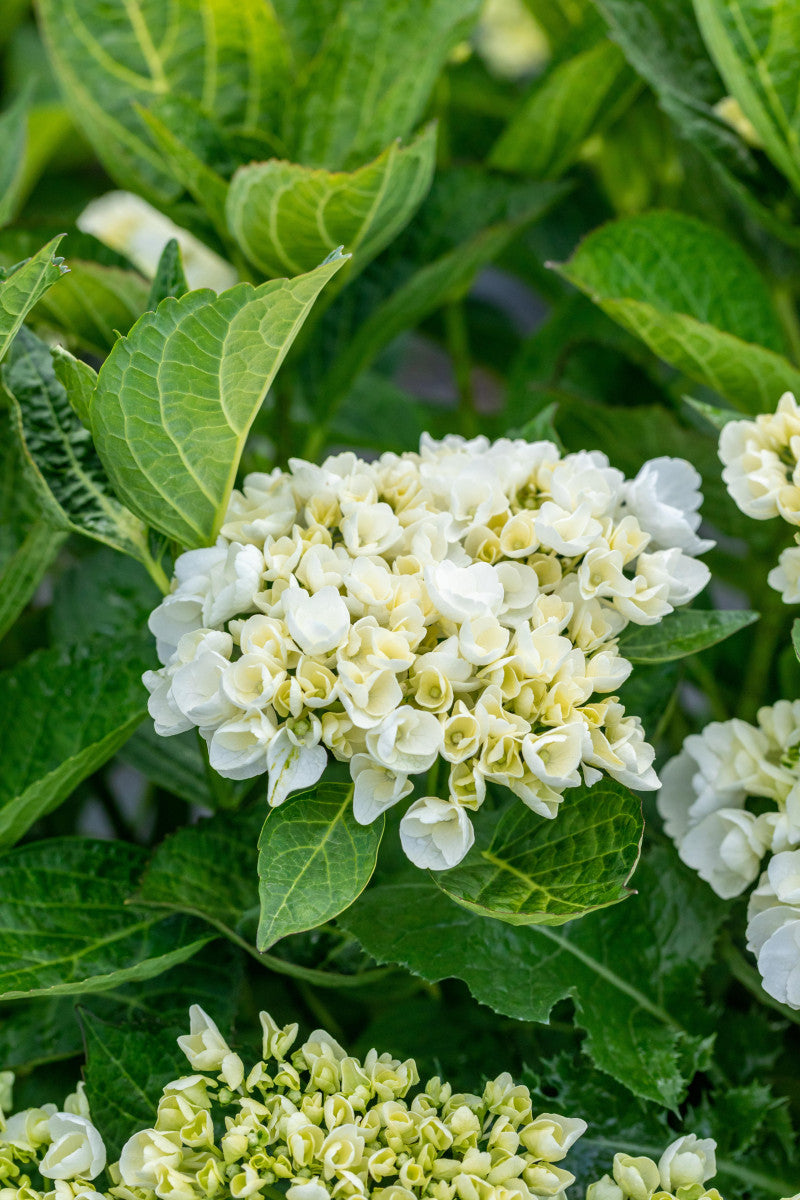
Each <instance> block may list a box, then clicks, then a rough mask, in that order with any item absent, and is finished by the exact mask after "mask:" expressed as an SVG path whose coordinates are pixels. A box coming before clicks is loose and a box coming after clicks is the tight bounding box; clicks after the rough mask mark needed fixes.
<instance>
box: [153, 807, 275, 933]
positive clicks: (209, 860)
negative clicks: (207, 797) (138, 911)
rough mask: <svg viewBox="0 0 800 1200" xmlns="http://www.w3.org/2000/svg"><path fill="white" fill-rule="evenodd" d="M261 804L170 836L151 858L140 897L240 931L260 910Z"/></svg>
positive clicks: (223, 930)
mask: <svg viewBox="0 0 800 1200" xmlns="http://www.w3.org/2000/svg"><path fill="white" fill-rule="evenodd" d="M263 820H264V816H263V809H262V807H261V806H260V805H256V806H255V807H253V808H249V809H245V810H244V811H241V812H236V813H222V814H220V815H219V816H216V817H210V818H207V819H206V820H203V821H199V822H198V823H197V825H190V826H186V827H185V828H184V829H179V830H178V831H177V833H173V834H171V835H170V836H169V837H168V838H166V839H165V840H164V841H163V842H162V843H161V845H160V846H158V847H157V848H156V851H155V853H154V855H153V857H152V859H151V860H150V862H149V864H148V867H147V870H146V871H145V873H144V875H143V877H142V881H141V886H140V888H139V891H138V892H137V895H136V900H137V902H140V903H141V904H146V905H155V906H158V907H160V908H168V909H172V910H173V911H176V912H183V913H189V914H192V915H195V916H198V917H202V918H203V920H205V921H208V922H210V923H211V924H212V925H214V926H215V928H216V929H218V930H219V931H220V932H221V933H225V934H226V935H229V934H230V933H231V932H233V933H238V932H239V930H240V928H241V926H242V923H243V922H244V921H246V920H248V918H251V917H255V915H256V913H257V910H258V891H257V887H256V861H257V845H258V834H259V830H260V829H261V826H262V824H263Z"/></svg>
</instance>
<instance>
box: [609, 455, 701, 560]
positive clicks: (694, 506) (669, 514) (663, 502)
mask: <svg viewBox="0 0 800 1200" xmlns="http://www.w3.org/2000/svg"><path fill="white" fill-rule="evenodd" d="M701 482H702V480H701V478H700V475H699V474H698V472H697V471H696V470H695V469H694V467H693V466H692V465H691V463H688V462H686V460H685V459H682V458H667V457H664V458H653V459H651V460H650V461H649V462H646V463H645V464H644V466H643V467H642V469H641V470H640V471H639V474H638V475H637V476H636V478H635V479H632V480H631V481H630V482H629V483H627V484H626V485H625V489H624V491H625V507H626V509H627V511H628V512H629V513H631V514H632V515H633V516H635V517H636V519H637V521H638V522H639V525H640V526H641V528H642V529H643V530H645V531H646V532H647V533H649V534H650V537H651V539H652V540H651V543H650V548H651V550H670V549H672V548H673V547H676V548H677V549H679V550H684V551H685V552H686V553H687V554H691V555H695V554H704V553H705V551H706V550H710V549H711V548H712V546H713V545H714V543H713V541H709V540H708V539H705V538H699V537H698V536H697V530H698V528H699V526H700V511H699V510H700V505H701V503H702V500H703V497H702V494H701V492H700V484H701Z"/></svg>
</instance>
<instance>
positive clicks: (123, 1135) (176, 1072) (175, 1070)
mask: <svg viewBox="0 0 800 1200" xmlns="http://www.w3.org/2000/svg"><path fill="white" fill-rule="evenodd" d="M193 1003H196V1001H193ZM80 1016H81V1027H82V1029H83V1036H84V1039H85V1043H86V1066H85V1068H84V1077H85V1080H86V1089H87V1095H88V1098H89V1103H90V1105H91V1108H92V1121H93V1123H94V1124H95V1125H96V1126H97V1128H98V1129H99V1130H100V1133H101V1135H102V1138H103V1141H104V1142H105V1145H106V1149H107V1150H108V1156H109V1159H110V1160H111V1161H112V1162H113V1161H116V1160H117V1159H118V1158H119V1154H120V1151H121V1150H122V1147H123V1146H124V1144H125V1142H126V1141H127V1140H128V1138H129V1137H130V1136H131V1133H132V1131H133V1130H136V1129H148V1128H151V1127H152V1125H153V1122H154V1120H155V1115H156V1108H157V1106H158V1101H159V1100H160V1099H161V1092H162V1090H163V1088H164V1085H165V1084H167V1083H169V1082H170V1081H171V1080H173V1079H179V1078H180V1077H181V1076H183V1075H185V1074H186V1072H187V1070H188V1062H187V1059H186V1055H185V1054H184V1053H183V1051H182V1050H181V1049H180V1047H179V1046H178V1042H177V1039H176V1037H175V1031H174V1030H173V1029H171V1028H169V1027H168V1026H166V1027H165V1026H163V1025H161V1024H160V1023H158V1022H155V1023H153V1024H152V1025H150V1026H149V1027H148V1028H146V1029H139V1028H136V1027H131V1026H130V1025H127V1024H124V1025H113V1024H110V1023H109V1022H108V1021H104V1020H102V1019H101V1018H99V1017H96V1016H94V1014H93V1013H92V1012H91V1011H90V1010H87V1009H83V1010H82V1011H81V1014H80ZM187 1018H188V1014H187Z"/></svg>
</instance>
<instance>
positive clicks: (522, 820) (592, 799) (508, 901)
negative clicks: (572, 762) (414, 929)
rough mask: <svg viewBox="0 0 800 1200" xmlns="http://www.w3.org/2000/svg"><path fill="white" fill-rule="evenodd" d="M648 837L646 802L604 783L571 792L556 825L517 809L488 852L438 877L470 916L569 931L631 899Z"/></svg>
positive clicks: (506, 818)
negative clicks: (570, 925)
mask: <svg viewBox="0 0 800 1200" xmlns="http://www.w3.org/2000/svg"><path fill="white" fill-rule="evenodd" d="M643 832H644V824H643V821H642V805H641V801H640V800H639V799H638V797H636V796H634V795H633V793H632V792H629V791H628V789H627V788H624V787H622V786H621V785H620V784H618V783H615V782H614V781H613V780H611V779H605V778H604V779H602V780H600V781H599V782H598V783H596V784H595V785H594V787H591V788H589V787H578V788H570V789H569V790H568V791H567V792H565V793H564V800H563V803H562V804H561V807H560V808H559V811H558V816H557V817H556V819H555V820H553V821H547V820H543V819H542V817H540V816H537V815H536V814H535V813H532V812H531V811H530V810H529V809H527V808H525V806H524V805H521V804H514V805H513V806H512V807H511V808H510V809H508V810H507V811H506V812H505V813H504V815H503V816H502V817H501V818H500V821H499V822H498V824H497V826H496V828H495V830H494V834H493V836H492V841H491V844H490V846H489V847H488V849H486V850H480V849H477V848H474V849H473V850H472V851H471V852H470V854H469V855H468V857H467V858H466V860H465V861H464V863H463V864H462V865H461V866H458V867H455V868H453V870H451V871H444V872H442V873H441V874H438V873H437V874H436V875H435V876H434V878H435V881H436V883H437V884H438V885H439V887H440V888H441V889H442V891H443V892H445V893H446V894H447V895H448V896H450V897H451V898H452V899H453V900H457V901H458V903H459V904H462V905H463V906H464V907H465V908H468V909H470V910H471V911H472V912H476V913H479V914H482V915H484V916H489V917H497V918H499V919H500V920H501V921H507V922H508V924H509V925H563V924H564V922H565V921H571V920H573V919H574V918H575V917H582V916H584V915H585V914H586V913H589V912H592V910H594V909H597V908H605V907H607V906H608V905H610V904H617V903H618V902H619V901H620V900H624V899H626V897H628V896H629V895H630V891H629V890H628V888H627V887H626V886H625V885H626V884H627V882H628V880H629V879H630V877H631V875H632V873H633V870H634V868H635V866H636V863H637V862H638V859H639V850H640V847H641V840H642V834H643Z"/></svg>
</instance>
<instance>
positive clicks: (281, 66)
mask: <svg viewBox="0 0 800 1200" xmlns="http://www.w3.org/2000/svg"><path fill="white" fill-rule="evenodd" d="M39 16H40V20H41V24H42V29H43V33H44V37H45V41H46V44H47V48H48V52H49V55H50V59H51V62H52V63H53V66H54V68H55V71H56V74H57V76H58V78H59V82H60V83H61V87H62V89H63V92H64V95H65V97H66V99H67V102H68V104H69V105H70V107H71V109H72V112H73V115H74V116H75V119H76V121H77V122H78V124H79V125H80V126H81V128H82V129H83V130H84V132H85V133H86V135H87V137H88V138H89V140H90V141H91V142H92V145H93V146H94V148H95V150H96V152H97V154H98V156H99V158H100V160H101V162H102V163H103V165H104V166H105V167H106V169H107V170H108V172H109V174H111V176H112V177H113V178H114V179H116V180H117V181H118V182H119V183H120V184H122V185H123V186H124V187H127V188H130V189H131V190H133V191H141V192H143V193H144V194H145V195H147V196H149V197H150V198H151V199H153V200H155V201H156V202H161V203H169V202H170V201H173V200H175V199H177V198H178V196H179V195H180V193H181V191H182V186H181V184H179V183H176V181H175V180H174V178H173V177H172V175H171V174H170V173H168V171H167V170H166V169H165V167H164V164H163V162H162V158H161V154H160V152H159V150H158V148H157V147H156V146H154V145H153V143H152V141H151V139H150V136H149V132H148V129H147V126H146V125H145V123H144V121H143V120H142V117H141V115H140V111H139V108H138V106H142V107H145V108H147V107H149V105H150V104H151V103H152V102H154V101H163V99H164V97H167V96H178V97H186V98H187V99H188V100H193V101H196V102H198V103H200V104H204V105H206V106H207V107H209V108H210V109H212V110H213V112H214V115H215V117H216V118H217V119H218V120H219V121H220V122H221V124H223V125H224V126H228V127H230V128H234V129H244V130H254V131H257V130H258V129H259V128H260V127H261V126H265V127H267V128H269V127H270V126H272V125H275V124H277V123H279V120H280V116H281V113H282V111H283V108H284V106H285V102H284V95H283V93H284V90H285V88H286V85H287V82H288V56H287V50H286V46H285V43H284V39H283V35H282V32H281V29H280V26H279V24H278V21H277V18H276V16H275V13H274V11H273V9H272V7H271V6H270V4H269V3H268V2H267V0H203V2H202V3H200V2H198V0H174V2H173V3H171V4H170V5H169V6H165V5H164V4H163V2H162V0H138V2H137V3H136V4H126V5H118V4H110V5H109V4H104V3H102V2H101V0H72V3H70V4H68V5H65V4H63V3H61V0H40V3H39Z"/></svg>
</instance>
